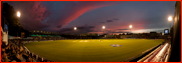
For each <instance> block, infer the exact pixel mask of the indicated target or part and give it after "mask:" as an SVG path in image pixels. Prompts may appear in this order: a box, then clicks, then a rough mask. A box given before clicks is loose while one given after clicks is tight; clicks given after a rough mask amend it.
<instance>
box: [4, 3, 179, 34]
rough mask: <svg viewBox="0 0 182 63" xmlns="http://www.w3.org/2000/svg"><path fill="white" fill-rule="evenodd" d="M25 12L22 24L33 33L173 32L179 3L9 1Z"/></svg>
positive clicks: (22, 15) (17, 9) (16, 8)
mask: <svg viewBox="0 0 182 63" xmlns="http://www.w3.org/2000/svg"><path fill="white" fill-rule="evenodd" d="M7 3H9V4H10V5H11V6H13V7H14V9H15V11H19V12H20V13H21V17H20V18H19V19H20V23H21V25H22V26H23V28H24V29H27V30H29V31H33V30H39V31H52V32H58V33H60V34H64V33H102V32H103V30H102V26H105V27H106V28H105V31H104V32H105V33H125V32H130V29H129V25H133V28H132V29H131V31H132V32H133V33H143V32H150V31H157V32H163V30H164V29H169V27H170V22H169V21H168V17H169V16H174V12H175V3H176V2H175V1H145V2H144V1H143V2H142V1H113V2H112V1H92V2H89V1H87V2H83V1H64V2H62V1H52V2H51V1H47V2H44V1H36V2H28V1H26V2H18V1H16V2H7ZM74 27H77V30H76V31H75V30H73V28H74Z"/></svg>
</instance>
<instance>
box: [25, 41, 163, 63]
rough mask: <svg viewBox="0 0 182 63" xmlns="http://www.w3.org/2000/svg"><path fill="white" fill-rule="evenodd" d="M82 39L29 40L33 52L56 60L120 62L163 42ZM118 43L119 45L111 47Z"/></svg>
mask: <svg viewBox="0 0 182 63" xmlns="http://www.w3.org/2000/svg"><path fill="white" fill-rule="evenodd" d="M101 40H102V42H100V40H98V39H84V40H81V39H80V40H58V41H42V42H31V43H28V44H25V46H26V47H27V48H28V49H29V50H30V51H32V52H34V53H35V54H38V55H40V56H42V57H45V58H47V59H49V60H51V61H56V62H60V61H61V62H120V61H123V60H126V59H128V58H131V57H133V56H136V55H138V54H140V53H142V52H144V51H146V50H147V49H149V48H151V47H154V46H156V45H158V44H161V43H162V42H164V40H148V39H110V40H109V39H101ZM111 44H119V45H122V46H121V47H112V46H110V45H111Z"/></svg>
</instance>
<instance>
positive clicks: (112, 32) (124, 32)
mask: <svg viewBox="0 0 182 63" xmlns="http://www.w3.org/2000/svg"><path fill="white" fill-rule="evenodd" d="M112 33H129V32H112Z"/></svg>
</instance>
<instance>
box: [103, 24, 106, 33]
mask: <svg viewBox="0 0 182 63" xmlns="http://www.w3.org/2000/svg"><path fill="white" fill-rule="evenodd" d="M105 28H106V27H105V26H102V29H103V34H104V29H105Z"/></svg>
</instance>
